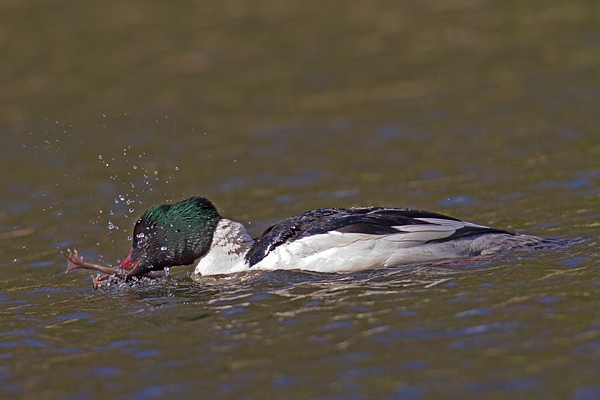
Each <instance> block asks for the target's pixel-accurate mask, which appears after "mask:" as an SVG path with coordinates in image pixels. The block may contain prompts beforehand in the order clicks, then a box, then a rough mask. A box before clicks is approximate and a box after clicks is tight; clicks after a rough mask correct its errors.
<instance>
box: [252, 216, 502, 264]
mask: <svg viewBox="0 0 600 400" xmlns="http://www.w3.org/2000/svg"><path fill="white" fill-rule="evenodd" d="M416 218H437V219H446V220H450V221H457V222H461V221H460V220H459V219H456V218H452V217H448V216H446V215H442V214H438V213H434V212H429V211H420V210H411V209H408V208H384V207H360V208H320V209H318V210H314V211H307V212H305V213H302V214H298V215H296V216H293V217H289V218H286V219H284V220H282V221H279V222H277V223H275V224H274V225H271V226H270V227H269V228H267V229H266V230H265V231H264V232H263V234H262V235H260V236H259V237H258V238H257V239H256V240H255V242H254V244H253V245H252V247H251V248H250V250H249V251H248V253H247V254H246V260H247V261H248V263H249V265H250V266H253V265H255V264H257V263H259V262H260V261H261V260H262V259H264V258H265V257H266V256H267V254H269V252H271V251H273V250H274V249H275V248H277V247H278V246H281V245H282V244H285V243H291V242H293V241H295V240H298V239H301V238H304V237H308V236H312V235H319V234H324V233H327V232H330V231H338V232H343V233H364V234H372V235H387V234H393V233H401V232H402V230H401V229H396V228H394V227H395V226H396V227H398V226H402V225H428V224H430V223H429V222H425V221H421V220H418V219H416ZM484 233H508V234H510V232H507V231H503V230H499V229H494V228H487V227H472V226H465V227H462V228H461V229H458V230H456V232H454V233H453V234H452V235H451V236H449V237H447V238H444V239H440V240H438V242H443V241H447V240H452V239H456V238H459V237H466V236H471V235H479V234H484Z"/></svg>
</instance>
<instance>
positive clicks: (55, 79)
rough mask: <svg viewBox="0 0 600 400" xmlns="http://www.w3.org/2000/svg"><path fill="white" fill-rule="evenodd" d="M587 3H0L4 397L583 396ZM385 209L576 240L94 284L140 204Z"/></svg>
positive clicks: (593, 24) (590, 291) (591, 34)
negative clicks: (91, 269)
mask: <svg viewBox="0 0 600 400" xmlns="http://www.w3.org/2000/svg"><path fill="white" fill-rule="evenodd" d="M599 11H600V9H599V8H598V5H597V4H596V2H592V1H575V2H570V3H568V4H567V3H564V2H559V1H551V2H543V3H542V2H536V1H534V2H528V3H527V4H522V2H511V1H495V2H486V3H480V2H479V3H468V2H442V3H440V2H435V1H426V2H412V3H411V2H408V3H405V4H402V5H398V4H395V3H387V2H376V3H369V5H367V4H366V3H365V4H363V3H361V2H356V3H353V2H350V3H347V2H344V3H339V2H325V3H323V2H312V3H311V2H302V3H294V2H281V1H277V2H272V1H262V2H258V3H256V2H255V3H247V2H237V1H224V2H217V3H211V2H201V3H184V2H179V3H164V4H161V3H152V4H146V3H143V4H142V3H138V2H135V1H126V2H110V1H109V2H101V3H100V2H99V3H94V2H91V3H90V2H86V3H81V4H72V3H67V2H60V1H59V2H53V3H52V4H51V5H49V4H42V3H40V4H36V3H26V2H13V3H11V4H10V5H9V4H8V3H7V4H3V5H0V15H1V17H0V21H2V24H1V25H2V34H0V53H1V54H2V57H3V60H4V61H3V65H2V66H1V67H0V77H1V80H0V85H1V89H2V90H0V106H1V107H0V109H1V111H0V132H1V135H0V163H1V165H0V167H1V168H2V171H3V173H2V175H1V178H0V182H1V184H2V187H3V188H4V192H3V196H2V197H0V245H1V251H0V254H1V256H0V266H1V268H2V271H3V278H2V280H1V281H0V313H1V316H2V317H1V318H0V326H1V328H0V348H1V350H0V358H1V359H2V363H1V365H0V391H1V393H2V395H3V396H4V397H7V398H32V399H33V398H35V399H44V398H69V399H75V398H76V399H88V398H90V399H91V398H125V399H151V398H161V397H167V396H178V397H181V398H198V397H199V396H200V397H206V398H265V397H267V396H268V397H276V398H299V399H300V398H302V399H303V398H315V399H316V398H319V399H321V398H348V399H354V398H356V399H359V398H360V399H363V398H397V399H405V398H407V399H412V398H415V399H417V398H437V397H442V396H443V397H453V398H465V397H474V396H486V397H488V398H524V397H528V398H531V397H534V398H535V397H545V398H572V399H578V400H579V399H593V398H598V397H600V382H599V381H598V376H600V311H599V310H600V307H599V305H600V303H599V301H598V298H599V295H600V269H599V265H600V264H599V262H598V261H599V254H598V250H597V248H598V246H597V243H596V241H597V238H598V236H599V229H598V227H599V226H600V225H599V223H598V218H599V217H600V201H599V200H600V163H599V162H598V160H600V135H599V134H598V128H597V127H598V126H599V125H600V113H598V110H600V73H599V72H598V71H600V69H599V68H598V65H599V64H600V27H599V25H598V15H599ZM192 195H203V196H206V197H209V198H210V199H211V200H213V201H214V202H215V204H216V205H217V207H218V209H219V211H220V212H221V213H222V214H223V215H224V216H225V217H227V218H231V219H234V220H238V221H240V222H243V223H244V224H246V225H247V226H248V229H249V231H250V232H251V234H253V235H257V234H259V233H260V232H261V231H262V230H263V229H265V228H266V227H267V226H268V225H269V224H270V223H272V222H273V221H276V220H278V219H280V218H284V217H286V216H289V215H293V214H296V213H299V212H303V211H306V210H309V209H313V208H318V207H331V206H344V207H348V206H359V205H363V206H364V205H382V206H398V207H414V208H420V209H425V210H431V211H437V212H442V213H445V214H449V215H452V216H455V217H458V218H462V219H466V220H469V221H472V222H475V223H479V224H484V225H491V226H494V227H498V228H503V229H510V230H517V231H519V232H523V233H528V234H534V235H540V236H551V237H564V238H570V239H576V238H586V239H585V240H582V241H579V242H578V243H576V244H573V245H571V246H568V247H562V248H559V249H547V250H542V251H537V252H525V253H514V254H506V255H502V256H500V257H496V258H493V259H489V260H483V261H476V262H471V263H452V264H447V265H415V266H411V267H392V268H386V269H382V270H369V271H362V272H356V273H342V274H313V273H303V272H299V271H292V272H290V271H287V272H286V271H274V272H266V273H252V274H242V275H236V276H232V277H227V278H220V279H214V278H206V280H205V281H202V282H198V283H195V282H192V281H191V280H190V279H189V278H188V277H187V275H186V272H187V269H188V268H185V267H179V268H175V269H172V270H171V271H170V274H169V276H167V277H164V278H162V279H159V280H157V281H154V282H142V283H137V284H133V285H120V286H115V285H113V286H110V287H107V288H102V289H100V290H98V291H96V292H93V291H92V290H91V279H90V277H89V276H88V274H86V273H85V272H81V271H77V272H74V273H71V274H67V275H65V274H64V269H65V268H66V263H65V260H64V259H63V258H62V257H61V255H60V251H61V250H65V249H66V248H77V249H79V250H80V252H81V254H83V255H84V256H85V257H86V259H88V260H90V261H93V262H97V263H102V264H105V265H116V264H117V263H119V262H120V261H122V260H123V259H124V257H125V256H126V255H127V252H128V250H129V246H130V243H129V239H128V237H129V236H130V235H131V234H132V227H133V224H134V223H135V220H136V219H137V217H138V216H139V215H141V213H142V212H143V211H144V210H145V209H146V208H148V207H149V206H151V205H153V204H160V203H165V202H172V201H178V200H180V199H183V198H186V197H189V196H192Z"/></svg>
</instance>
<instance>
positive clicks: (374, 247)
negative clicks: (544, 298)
mask: <svg viewBox="0 0 600 400" xmlns="http://www.w3.org/2000/svg"><path fill="white" fill-rule="evenodd" d="M549 240H550V241H551V239H544V238H540V237H536V236H529V235H522V234H518V233H514V232H509V231H505V230H503V229H496V228H490V227H487V226H483V225H477V224H473V223H471V222H465V221H461V220H459V219H456V218H452V217H448V216H446V215H442V214H438V213H434V212H429V211H421V210H412V209H407V208H386V207H358V208H321V209H318V210H314V211H308V212H305V213H302V214H298V215H296V216H293V217H289V218H286V219H284V220H282V221H279V222H277V223H275V224H273V225H271V226H270V227H269V228H267V229H266V230H265V231H264V232H263V233H262V235H260V236H259V237H258V238H256V239H254V240H253V239H252V238H251V237H250V236H249V235H248V233H247V232H246V228H245V227H244V225H242V224H241V223H239V222H234V221H231V220H228V219H226V218H223V217H222V216H220V215H219V213H218V212H217V209H216V208H215V206H214V205H213V203H211V202H210V201H209V200H208V199H206V198H204V197H191V198H189V199H186V200H182V201H180V202H178V203H174V204H164V205H159V206H154V207H152V208H150V209H148V210H147V211H146V212H144V214H143V215H142V216H141V217H140V218H139V219H138V220H137V222H136V224H135V229H134V234H133V245H132V247H131V251H130V252H129V255H128V256H127V258H126V259H125V261H123V263H122V264H121V265H120V267H121V268H123V269H124V270H125V271H127V277H134V276H141V275H144V274H146V273H148V272H151V271H155V270H162V269H164V268H168V267H173V266H178V265H190V264H193V265H194V272H193V274H192V278H194V275H195V276H196V277H198V276H202V275H217V274H230V273H234V272H241V271H252V270H275V269H300V270H307V271H317V272H338V271H353V270H360V269H368V268H378V267H387V266H394V265H403V264H414V263H423V262H440V261H446V260H453V259H464V258H472V257H478V256H488V255H492V254H496V253H498V252H502V251H507V250H513V249H519V248H527V247H534V246H537V245H540V244H544V243H547V242H548V241H549Z"/></svg>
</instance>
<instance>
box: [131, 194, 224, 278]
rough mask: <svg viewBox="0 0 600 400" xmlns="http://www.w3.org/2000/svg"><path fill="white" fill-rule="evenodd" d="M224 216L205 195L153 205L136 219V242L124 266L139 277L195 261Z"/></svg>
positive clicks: (206, 246)
mask: <svg viewBox="0 0 600 400" xmlns="http://www.w3.org/2000/svg"><path fill="white" fill-rule="evenodd" d="M220 220H221V216H220V215H219V213H218V212H217V209H216V208H215V206H214V205H213V204H212V203H211V202H210V201H209V200H208V199H205V198H204V197H190V198H189V199H186V200H182V201H180V202H178V203H174V204H163V205H160V206H154V207H152V208H150V209H148V210H146V212H145V213H144V214H143V215H142V216H141V217H140V219H138V220H137V222H136V224H135V229H134V231H133V245H132V246H131V251H130V252H129V255H128V256H127V259H125V261H124V262H123V263H122V264H121V268H125V269H130V271H129V272H128V273H127V275H128V276H139V275H143V274H145V273H147V272H150V271H154V270H160V269H163V268H165V267H173V266H177V265H188V264H192V263H193V262H194V260H196V259H197V258H199V257H201V256H203V255H204V254H206V252H207V251H208V250H209V249H210V245H211V242H212V238H213V233H214V232H215V229H216V227H217V224H218V223H219V221H220Z"/></svg>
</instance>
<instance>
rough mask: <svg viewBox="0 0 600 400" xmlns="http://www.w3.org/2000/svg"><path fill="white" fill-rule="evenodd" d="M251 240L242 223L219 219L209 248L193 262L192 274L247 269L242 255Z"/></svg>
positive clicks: (224, 272) (248, 247) (211, 273)
mask: <svg viewBox="0 0 600 400" xmlns="http://www.w3.org/2000/svg"><path fill="white" fill-rule="evenodd" d="M253 242H254V241H253V240H252V238H251V237H250V235H248V233H247V232H246V228H245V227H244V225H242V224H240V223H239V222H235V221H231V220H228V219H225V218H223V219H221V220H220V221H219V223H218V224H217V227H216V229H215V232H214V233H213V239H212V243H211V245H210V249H209V250H208V252H206V254H204V255H203V256H202V257H200V258H198V259H197V260H196V262H195V263H194V274H196V275H215V274H228V273H232V272H238V271H244V270H246V269H248V265H247V263H246V260H245V259H244V256H245V255H246V253H247V252H248V250H250V247H251V246H252V243H253Z"/></svg>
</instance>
